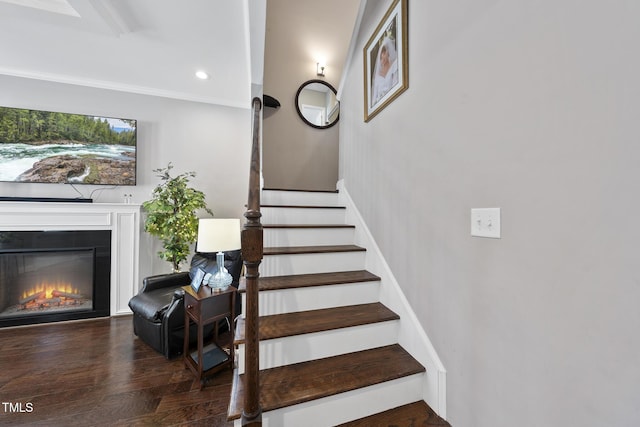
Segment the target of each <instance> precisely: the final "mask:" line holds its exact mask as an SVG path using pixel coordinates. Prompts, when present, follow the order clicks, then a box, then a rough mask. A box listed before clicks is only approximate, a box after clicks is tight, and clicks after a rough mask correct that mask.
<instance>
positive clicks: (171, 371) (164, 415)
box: [0, 316, 233, 427]
mask: <svg viewBox="0 0 640 427" xmlns="http://www.w3.org/2000/svg"><path fill="white" fill-rule="evenodd" d="M232 377H233V374H232V373H231V372H230V371H229V370H224V371H222V372H220V373H219V374H217V375H215V376H213V377H212V378H211V379H210V380H209V381H208V382H207V385H206V387H204V389H203V390H202V391H200V390H199V383H198V382H197V381H194V376H193V374H192V373H191V372H190V371H188V370H186V369H185V367H184V363H183V361H182V358H176V359H174V360H170V361H168V360H166V359H165V358H164V357H163V356H162V355H160V354H158V353H156V352H155V351H154V350H153V349H151V348H150V347H149V346H147V345H146V344H145V343H143V342H142V341H140V340H139V339H138V338H137V337H136V336H135V335H134V334H133V326H132V320H131V317H130V316H122V317H114V318H106V319H96V320H86V321H79V322H64V323H52V324H47V325H37V326H31V327H25V328H8V329H0V402H10V403H13V404H14V406H15V404H17V403H21V404H22V409H23V410H24V411H26V410H27V408H28V406H27V405H26V404H27V403H30V404H31V405H30V406H31V407H32V411H31V412H22V413H19V412H18V413H16V412H14V413H11V411H9V410H8V409H9V408H8V406H7V405H2V404H0V425H2V426H5V425H11V426H47V427H57V426H61V427H63V426H64V427H68V426H83V427H84V426H181V427H186V426H215V427H222V426H224V427H230V426H232V425H233V424H232V423H230V422H228V421H227V407H228V404H229V395H230V393H231V381H232ZM5 406H6V407H7V409H6V410H5Z"/></svg>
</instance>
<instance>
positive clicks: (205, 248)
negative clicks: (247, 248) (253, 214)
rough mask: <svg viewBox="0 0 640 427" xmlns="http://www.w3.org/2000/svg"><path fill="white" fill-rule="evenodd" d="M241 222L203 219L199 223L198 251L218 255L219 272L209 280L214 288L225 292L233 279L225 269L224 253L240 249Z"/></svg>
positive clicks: (230, 219) (236, 220) (232, 219)
mask: <svg viewBox="0 0 640 427" xmlns="http://www.w3.org/2000/svg"><path fill="white" fill-rule="evenodd" d="M240 247H241V245H240V220H239V219H237V218H224V219H220V218H203V219H200V220H199V222H198V243H197V245H196V251H198V252H201V253H214V252H215V253H216V263H217V264H218V271H216V272H215V274H213V275H212V276H211V278H210V279H209V282H208V283H205V284H209V285H210V286H211V287H212V288H214V289H218V290H224V289H226V288H228V287H229V285H230V284H231V282H232V281H233V277H231V274H229V272H228V271H227V269H226V268H225V267H224V251H234V250H237V249H240Z"/></svg>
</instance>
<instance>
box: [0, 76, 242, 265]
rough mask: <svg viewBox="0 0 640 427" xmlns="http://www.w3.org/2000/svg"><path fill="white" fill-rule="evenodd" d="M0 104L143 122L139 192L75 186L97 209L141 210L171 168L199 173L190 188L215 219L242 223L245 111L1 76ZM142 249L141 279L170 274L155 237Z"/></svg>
mask: <svg viewBox="0 0 640 427" xmlns="http://www.w3.org/2000/svg"><path fill="white" fill-rule="evenodd" d="M0 105H2V106H7V107H18V108H32V109H38V110H47V111H62V112H70V113H80V114H95V115H104V116H108V117H125V118H132V119H137V120H138V153H137V154H138V157H137V185H136V186H135V187H118V188H115V189H114V188H112V187H104V186H87V185H76V186H75V187H76V188H77V189H78V190H79V191H80V192H81V193H82V195H83V196H84V197H90V196H91V197H92V198H93V199H94V201H95V202H119V203H121V202H124V194H125V193H126V194H132V195H133V201H132V202H133V203H137V204H140V203H142V202H144V201H146V200H149V199H150V198H151V193H152V191H153V189H154V188H155V186H156V185H157V184H158V183H159V182H160V180H159V178H157V177H156V174H155V173H154V172H153V170H154V169H158V168H162V167H166V166H167V164H168V163H169V162H172V164H173V166H174V168H173V172H174V175H175V174H179V173H182V172H188V171H195V172H196V174H197V175H196V177H195V178H194V179H193V180H192V181H191V184H192V186H193V187H194V188H196V189H198V190H201V191H203V192H204V193H205V195H206V196H207V204H208V206H209V207H210V208H211V209H212V210H213V212H214V214H215V216H216V217H219V218H225V217H230V218H231V217H235V218H242V214H243V213H244V211H245V208H244V205H245V204H246V201H247V191H248V180H249V154H250V145H251V136H250V132H251V118H250V111H249V109H248V108H247V109H239V108H230V107H223V106H216V105H211V104H204V103H196V102H188V101H179V100H172V99H167V98H160V97H153V96H146V95H135V94H128V93H124V92H117V91H109V90H102V89H94V88H88V87H82V86H74V85H65V84H58V83H51V82H45V81H40V80H31V79H22V78H17V77H9V76H1V75H0ZM249 105H250V103H249V100H247V106H248V107H249ZM93 190H97V191H95V192H93ZM92 192H93V194H92ZM0 195H3V196H25V197H78V196H79V195H78V193H77V192H75V191H74V189H73V188H72V187H71V186H70V185H64V184H30V183H0ZM140 242H141V248H140V249H141V252H140V276H141V277H145V276H148V275H150V274H152V273H153V274H159V273H164V272H168V271H170V270H171V269H170V264H169V263H168V262H166V261H162V260H160V259H159V258H158V257H157V255H156V253H157V251H158V250H160V249H161V247H160V245H159V243H158V242H157V240H156V239H155V238H152V237H151V236H149V235H148V234H147V233H144V232H143V234H142V236H141V240H140Z"/></svg>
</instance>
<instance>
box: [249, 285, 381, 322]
mask: <svg viewBox="0 0 640 427" xmlns="http://www.w3.org/2000/svg"><path fill="white" fill-rule="evenodd" d="M379 293H380V286H379V282H358V283H341V284H336V285H325V286H311V287H307V288H294V289H281V290H275V291H261V292H259V295H258V299H259V303H260V308H259V310H260V316H270V315H273V314H282V313H290V312H296V311H307V310H319V309H322V308H332V307H344V306H347V305H357V304H369V303H373V302H378V300H379ZM242 312H243V313H246V312H247V306H246V293H244V292H243V293H242Z"/></svg>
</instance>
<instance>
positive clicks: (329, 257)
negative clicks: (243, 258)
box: [260, 251, 366, 277]
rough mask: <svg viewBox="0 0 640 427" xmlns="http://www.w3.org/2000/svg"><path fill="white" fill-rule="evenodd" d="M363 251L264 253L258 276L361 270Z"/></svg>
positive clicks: (363, 261)
mask: <svg viewBox="0 0 640 427" xmlns="http://www.w3.org/2000/svg"><path fill="white" fill-rule="evenodd" d="M365 253H366V252H364V251H355V252H328V253H309V254H283V255H265V256H264V258H263V260H262V263H261V264H260V276H261V277H271V276H289V275H293V274H308V273H309V274H311V273H331V272H334V271H354V270H362V269H363V268H364V264H365Z"/></svg>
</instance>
